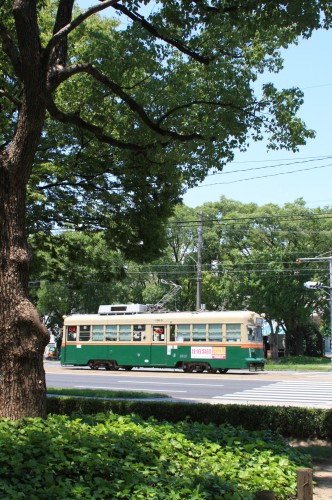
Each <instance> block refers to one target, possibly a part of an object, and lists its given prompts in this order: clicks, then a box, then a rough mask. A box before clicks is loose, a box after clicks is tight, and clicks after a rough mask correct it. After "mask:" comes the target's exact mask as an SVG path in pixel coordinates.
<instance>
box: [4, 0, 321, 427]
mask: <svg viewBox="0 0 332 500" xmlns="http://www.w3.org/2000/svg"><path fill="white" fill-rule="evenodd" d="M147 3H148V2H147V1H146V0H144V1H142V2H139V1H137V0H123V1H119V0H103V1H101V2H99V3H98V5H96V6H93V7H91V8H90V9H88V11H87V12H85V13H80V12H79V11H78V10H75V11H73V8H74V0H57V1H56V0H45V1H43V2H41V1H38V0H3V1H2V2H1V4H0V39H1V48H0V59H1V70H0V71H1V73H0V99H1V107H2V114H1V119H0V120H1V127H0V234H1V254H0V318H1V322H0V325H1V326H0V369H1V375H2V376H1V386H0V416H8V417H11V418H21V417H22V416H23V415H28V416H34V415H45V408H46V405H45V403H46V397H45V374H44V369H43V351H44V346H45V344H46V343H47V341H48V333H47V331H46V329H45V327H44V326H43V325H42V323H41V322H40V320H39V317H38V315H37V313H36V310H35V308H34V307H33V305H32V303H31V302H30V301H29V300H28V267H29V266H28V264H29V254H28V250H27V237H26V234H27V232H26V231H27V226H26V223H27V222H29V224H30V225H29V231H31V230H32V229H33V228H40V227H42V228H47V229H52V228H54V227H57V226H58V225H63V224H64V223H66V224H71V225H72V227H74V228H77V227H79V228H80V229H82V228H85V227H87V226H89V227H94V228H97V229H98V230H100V229H101V228H104V229H105V231H106V234H108V235H109V241H110V242H112V245H113V248H117V249H121V250H123V251H124V252H125V253H126V255H127V256H128V257H131V258H133V257H135V258H137V259H139V258H141V259H147V258H154V257H156V256H157V255H158V253H159V249H160V248H162V246H163V242H164V241H165V232H164V231H163V229H162V221H163V220H165V219H166V218H167V217H168V216H169V215H170V214H171V210H172V205H173V204H174V203H175V202H176V200H178V198H179V196H180V195H181V192H182V189H183V186H184V185H186V184H189V185H193V184H194V183H195V182H197V181H199V180H201V179H203V178H204V175H205V174H206V173H207V171H208V170H209V169H210V168H216V169H221V168H222V166H223V165H224V163H225V162H227V161H228V160H230V159H232V157H233V150H234V148H241V149H245V147H246V144H247V140H248V137H250V136H253V137H254V138H256V139H257V140H259V139H260V138H261V137H262V133H264V132H265V131H266V132H267V133H268V135H269V137H270V147H272V148H276V147H279V146H281V147H285V148H290V149H294V148H296V146H297V145H298V144H303V143H304V142H305V140H306V138H307V137H312V135H313V134H312V133H311V132H309V131H306V129H305V127H304V124H303V123H302V122H301V121H300V120H299V119H298V118H297V117H296V112H297V110H298V108H299V106H300V104H301V102H302V93H301V92H300V91H299V90H297V89H290V90H288V91H286V90H282V91H280V92H278V91H277V90H276V89H275V88H274V87H273V86H272V85H266V86H265V87H264V88H263V93H262V98H261V99H258V98H257V97H256V96H255V93H254V89H253V85H252V82H253V81H254V80H255V79H256V76H257V74H258V73H259V72H262V71H264V69H268V70H271V71H277V70H279V69H280V68H281V64H282V63H281V58H280V56H279V54H278V49H279V47H281V46H282V47H287V45H288V44H289V43H291V42H293V41H294V40H295V39H296V38H297V37H298V36H300V35H302V36H310V34H311V32H312V30H313V29H315V28H319V27H321V26H322V25H324V26H329V25H330V22H331V19H330V14H331V13H330V7H331V2H328V1H322V0H319V1H318V0H317V1H313V0H302V1H296V2H294V1H293V0H292V1H285V0H282V1H280V2H265V1H262V0H250V1H249V2H248V1H247V0H246V1H243V0H229V1H224V0H223V1H221V0H220V1H218V0H215V1H214V2H204V1H203V2H201V1H193V2H187V1H181V2H173V1H168V0H167V1H166V0H165V1H160V2H158V8H157V9H156V10H154V11H153V12H152V13H151V14H150V15H149V16H148V17H147V18H145V17H144V16H143V14H142V11H141V10H140V9H141V7H142V6H145V5H147ZM106 8H109V10H110V11H111V13H113V14H114V15H117V14H120V15H121V18H120V19H126V20H127V21H129V24H128V26H127V27H126V28H125V29H120V27H119V24H118V23H117V22H114V21H113V20H109V19H105V18H100V17H96V16H95V14H96V13H97V12H100V11H102V10H105V9H106ZM92 16H93V17H94V19H92ZM121 28H122V27H121ZM198 163H199V168H197V167H198ZM27 193H28V195H29V196H28V198H27ZM32 201H33V203H32ZM27 205H28V216H29V217H28V219H26V208H27Z"/></svg>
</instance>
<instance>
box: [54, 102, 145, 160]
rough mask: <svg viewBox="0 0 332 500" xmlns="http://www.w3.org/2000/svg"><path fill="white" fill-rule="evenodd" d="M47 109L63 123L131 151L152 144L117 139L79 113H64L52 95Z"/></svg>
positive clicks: (106, 142)
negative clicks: (145, 144)
mask: <svg viewBox="0 0 332 500" xmlns="http://www.w3.org/2000/svg"><path fill="white" fill-rule="evenodd" d="M47 110H48V112H49V113H50V115H51V116H52V117H53V118H55V119H57V120H59V121H60V122H62V123H70V124H71V125H75V126H76V127H78V128H80V129H83V130H86V131H87V132H90V133H91V134H93V135H94V136H95V137H96V138H97V139H98V140H99V141H101V142H103V143H105V144H109V145H111V146H115V147H117V148H120V149H128V150H131V151H140V150H142V149H145V148H148V147H150V146H151V145H148V146H144V145H141V144H135V143H131V142H124V141H119V140H118V139H115V138H114V137H111V136H110V135H107V134H105V133H104V131H103V129H102V127H98V126H96V125H93V124H92V123H88V122H87V121H85V120H83V119H82V118H81V117H80V116H79V115H77V114H72V113H71V114H70V113H64V112H63V111H61V110H60V109H58V108H57V106H56V105H55V103H54V101H53V100H52V99H51V98H50V97H49V98H48V99H47Z"/></svg>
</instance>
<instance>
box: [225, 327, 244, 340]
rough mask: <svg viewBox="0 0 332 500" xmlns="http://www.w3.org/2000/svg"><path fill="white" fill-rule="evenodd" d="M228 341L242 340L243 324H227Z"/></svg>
mask: <svg viewBox="0 0 332 500" xmlns="http://www.w3.org/2000/svg"><path fill="white" fill-rule="evenodd" d="M226 341H227V342H241V325H240V324H236V323H235V324H234V325H226Z"/></svg>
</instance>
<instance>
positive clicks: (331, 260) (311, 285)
mask: <svg viewBox="0 0 332 500" xmlns="http://www.w3.org/2000/svg"><path fill="white" fill-rule="evenodd" d="M314 260H315V261H323V260H328V261H329V271H330V286H329V287H328V286H324V285H323V284H322V283H316V282H313V281H308V282H307V288H316V289H324V288H328V289H329V298H330V301H329V302H330V354H331V365H332V255H331V256H330V257H302V258H300V259H297V260H296V262H297V263H298V264H300V263H301V262H309V261H314ZM304 286H306V283H305V284H304Z"/></svg>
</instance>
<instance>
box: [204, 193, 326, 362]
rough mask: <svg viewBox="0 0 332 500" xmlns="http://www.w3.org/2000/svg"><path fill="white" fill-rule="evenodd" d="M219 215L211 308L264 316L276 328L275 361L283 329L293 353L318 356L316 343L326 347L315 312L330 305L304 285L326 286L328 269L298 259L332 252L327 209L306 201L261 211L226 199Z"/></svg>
mask: <svg viewBox="0 0 332 500" xmlns="http://www.w3.org/2000/svg"><path fill="white" fill-rule="evenodd" d="M208 209H210V210H211V204H209V205H208ZM203 212H204V207H203ZM214 217H215V221H216V226H215V228H216V229H215V230H216V231H217V232H218V234H219V239H220V248H219V256H218V258H217V260H216V261H215V263H214V267H215V272H214V273H207V274H206V276H205V278H204V284H203V289H204V295H205V298H207V303H208V307H209V308H216V307H222V308H226V309H237V308H239V309H243V308H246V309H251V310H254V311H257V312H259V313H264V314H265V315H266V319H267V321H268V322H269V324H270V327H271V336H272V342H271V344H272V351H273V355H274V357H277V353H278V344H277V334H278V331H280V330H282V331H285V334H286V352H287V353H289V354H305V353H308V352H312V350H313V345H311V344H316V345H320V346H321V345H322V344H321V342H320V340H317V341H315V340H314V339H313V335H312V334H313V333H314V332H315V331H317V330H316V329H315V328H314V329H313V328H312V327H311V326H310V325H311V324H312V316H313V314H314V313H315V312H317V311H319V312H320V313H323V311H324V310H326V304H324V301H323V297H322V294H320V293H316V294H313V293H311V294H308V291H307V290H306V289H305V288H304V286H303V283H304V282H305V281H308V280H310V279H315V280H317V281H322V282H324V281H325V282H326V281H327V280H328V277H327V269H325V268H322V266H320V267H319V266H317V265H315V266H314V267H313V266H312V265H311V266H310V267H309V266H302V268H301V266H298V265H297V264H296V260H297V259H298V257H299V256H301V255H302V256H303V255H304V256H306V255H309V256H314V255H317V254H319V253H322V252H325V251H326V249H328V248H331V246H332V240H331V235H332V232H331V229H332V227H331V222H330V219H329V217H328V216H327V215H326V210H324V209H308V208H307V207H306V205H305V203H304V202H303V200H297V201H296V202H295V203H293V204H286V205H285V206H284V207H279V206H277V205H264V206H262V207H258V206H256V205H255V204H247V205H243V204H241V203H239V202H234V201H229V200H225V199H224V198H222V199H221V201H220V203H217V204H215V216H214ZM210 297H211V298H210ZM204 301H205V299H204ZM274 325H276V330H277V331H275V329H274ZM310 339H311V340H310ZM317 352H319V351H317Z"/></svg>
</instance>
